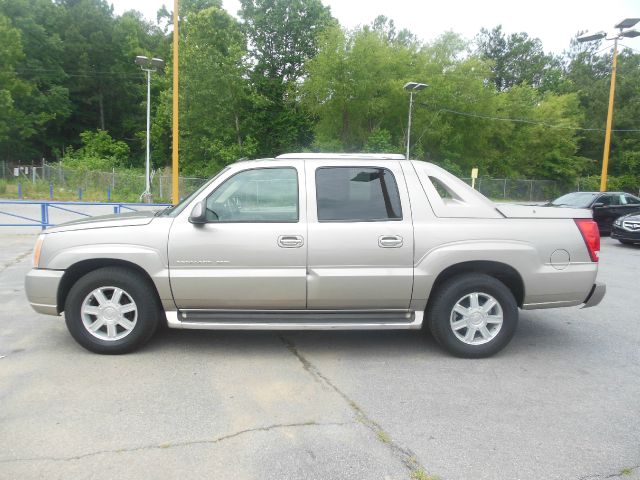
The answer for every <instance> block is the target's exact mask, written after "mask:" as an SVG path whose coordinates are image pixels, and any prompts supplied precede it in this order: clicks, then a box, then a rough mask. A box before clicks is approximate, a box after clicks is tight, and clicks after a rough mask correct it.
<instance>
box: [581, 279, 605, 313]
mask: <svg viewBox="0 0 640 480" xmlns="http://www.w3.org/2000/svg"><path fill="white" fill-rule="evenodd" d="M606 292H607V286H606V285H605V284H604V283H600V282H596V283H594V284H593V288H592V289H591V291H590V292H589V295H587V298H586V299H585V301H584V305H583V306H582V308H589V307H595V306H596V305H598V304H599V303H600V302H601V301H602V299H603V298H604V294H605V293H606Z"/></svg>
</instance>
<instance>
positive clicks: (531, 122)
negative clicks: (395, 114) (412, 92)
mask: <svg viewBox="0 0 640 480" xmlns="http://www.w3.org/2000/svg"><path fill="white" fill-rule="evenodd" d="M420 105H421V106H423V107H429V106H430V105H427V104H425V103H421V104H420ZM440 112H447V113H452V114H454V115H462V116H465V117H473V118H482V119H484V120H495V121H499V122H512V123H525V124H528V125H542V126H544V127H548V128H556V129H559V130H580V131H583V132H604V131H605V129H604V128H584V127H567V126H564V125H554V124H551V123H546V122H538V121H535V120H529V119H526V118H508V117H494V116H491V115H481V114H479V113H472V112H459V111H457V110H450V109H448V108H440V109H438V112H437V113H440ZM611 131H612V132H640V129H637V128H618V129H612V130H611Z"/></svg>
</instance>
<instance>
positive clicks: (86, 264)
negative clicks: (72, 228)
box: [57, 258, 160, 313]
mask: <svg viewBox="0 0 640 480" xmlns="http://www.w3.org/2000/svg"><path fill="white" fill-rule="evenodd" d="M103 267H122V268H127V269H129V270H133V271H135V272H137V273H139V274H140V275H142V276H143V277H144V278H146V279H147V280H148V281H149V284H150V285H151V286H153V292H154V293H155V295H156V296H157V297H158V302H160V298H159V295H158V292H157V290H156V288H155V285H154V283H153V280H152V279H151V277H150V276H149V274H148V273H147V271H146V270H145V269H143V268H142V267H140V266H139V265H136V264H135V263H132V262H127V261H126V260H118V259H113V258H92V259H91V260H83V261H81V262H78V263H75V264H73V265H71V266H70V267H69V268H68V269H66V270H65V272H64V275H63V276H62V279H61V280H60V286H59V287H58V295H57V308H58V313H61V312H63V311H64V304H65V302H66V301H67V295H69V291H70V290H71V287H73V285H74V284H75V283H76V282H77V281H78V280H79V279H80V278H81V277H83V276H85V275H86V274H87V273H89V272H92V271H94V270H97V269H99V268H103ZM158 304H160V303H158Z"/></svg>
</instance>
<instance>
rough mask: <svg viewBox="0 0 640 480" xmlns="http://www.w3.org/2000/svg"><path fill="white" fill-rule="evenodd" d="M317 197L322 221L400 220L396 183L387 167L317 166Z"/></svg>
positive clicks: (400, 212)
mask: <svg viewBox="0 0 640 480" xmlns="http://www.w3.org/2000/svg"><path fill="white" fill-rule="evenodd" d="M316 201H317V204H318V220H319V221H321V222H376V221H387V220H402V208H401V206H400V195H399V193H398V185H397V183H396V180H395V178H394V176H393V174H392V173H391V171H390V170H388V169H386V168H367V167H323V168H319V169H317V170H316Z"/></svg>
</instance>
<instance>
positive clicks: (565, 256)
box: [550, 249, 571, 270]
mask: <svg viewBox="0 0 640 480" xmlns="http://www.w3.org/2000/svg"><path fill="white" fill-rule="evenodd" d="M570 261H571V256H570V255H569V252H567V251H566V250H563V249H558V250H556V251H555V252H553V253H552V254H551V259H550V262H551V265H552V266H553V268H555V269H556V270H564V269H565V268H567V265H569V262H570Z"/></svg>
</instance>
